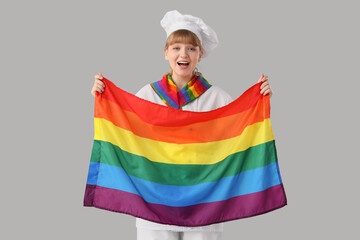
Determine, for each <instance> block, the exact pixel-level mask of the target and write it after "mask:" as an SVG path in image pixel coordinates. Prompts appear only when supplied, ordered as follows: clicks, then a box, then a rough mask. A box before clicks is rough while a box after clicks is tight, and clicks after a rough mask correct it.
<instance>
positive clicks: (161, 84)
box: [158, 81, 178, 104]
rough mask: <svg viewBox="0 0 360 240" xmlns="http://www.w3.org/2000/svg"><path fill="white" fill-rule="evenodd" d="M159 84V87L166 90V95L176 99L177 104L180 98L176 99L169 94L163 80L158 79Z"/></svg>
mask: <svg viewBox="0 0 360 240" xmlns="http://www.w3.org/2000/svg"><path fill="white" fill-rule="evenodd" d="M158 84H159V87H160V88H161V89H162V90H163V91H164V93H165V94H166V96H168V97H169V98H170V99H171V100H173V101H174V103H175V104H177V103H178V100H177V99H175V98H174V96H173V95H171V94H168V92H169V91H168V90H167V89H166V87H165V85H164V83H163V82H162V81H158Z"/></svg>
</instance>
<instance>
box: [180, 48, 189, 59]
mask: <svg viewBox="0 0 360 240" xmlns="http://www.w3.org/2000/svg"><path fill="white" fill-rule="evenodd" d="M180 56H181V57H184V58H186V57H188V52H187V49H186V48H182V49H181V51H180Z"/></svg>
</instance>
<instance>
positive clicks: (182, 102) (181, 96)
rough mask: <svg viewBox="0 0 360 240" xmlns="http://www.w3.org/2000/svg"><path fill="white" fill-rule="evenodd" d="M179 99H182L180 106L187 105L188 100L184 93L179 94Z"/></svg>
mask: <svg viewBox="0 0 360 240" xmlns="http://www.w3.org/2000/svg"><path fill="white" fill-rule="evenodd" d="M178 97H179V98H180V106H182V105H184V104H185V103H186V99H185V98H184V96H183V93H182V91H180V92H178Z"/></svg>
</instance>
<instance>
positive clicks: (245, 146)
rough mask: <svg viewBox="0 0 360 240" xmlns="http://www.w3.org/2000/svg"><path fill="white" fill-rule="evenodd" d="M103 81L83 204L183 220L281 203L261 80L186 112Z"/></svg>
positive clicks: (238, 214) (244, 213) (210, 220)
mask: <svg viewBox="0 0 360 240" xmlns="http://www.w3.org/2000/svg"><path fill="white" fill-rule="evenodd" d="M103 82H104V83H105V85H106V87H105V91H104V92H103V93H102V94H97V96H96V97H95V114H94V115H95V118H94V125H95V136H94V144H93V149H92V155H91V160H90V168H89V174H88V179H87V185H86V190H85V198H84V206H93V207H97V208H100V209H105V210H110V211H115V212H120V213H125V214H130V215H132V216H135V217H139V218H143V219H146V220H149V221H153V222H157V223H162V224H170V225H178V226H189V227H190V226H204V225H209V224H214V223H219V222H225V221H230V220H235V219H240V218H246V217H251V216H255V215H259V214H263V213H266V212H269V211H272V210H275V209H278V208H280V207H283V206H285V205H286V204H287V200H286V195H285V191H284V187H283V184H282V180H281V176H280V172H279V166H278V159H277V154H276V148H275V139H274V135H273V131H272V127H271V123H270V101H269V96H268V95H267V96H263V95H262V94H260V84H261V83H258V84H255V85H254V86H252V87H251V88H249V89H248V90H247V91H246V92H244V93H243V94H242V95H241V96H240V97H238V98H237V99H236V100H235V101H233V102H231V103H230V104H228V105H226V106H224V107H221V108H218V109H215V110H212V111H208V112H191V111H183V110H180V109H175V108H171V107H167V106H162V105H159V104H155V103H152V102H149V101H147V100H144V99H141V98H138V97H137V96H134V95H132V94H130V93H128V92H125V91H123V90H121V89H120V88H118V87H116V86H115V85H114V84H113V83H112V82H111V81H109V80H108V79H105V78H104V80H103Z"/></svg>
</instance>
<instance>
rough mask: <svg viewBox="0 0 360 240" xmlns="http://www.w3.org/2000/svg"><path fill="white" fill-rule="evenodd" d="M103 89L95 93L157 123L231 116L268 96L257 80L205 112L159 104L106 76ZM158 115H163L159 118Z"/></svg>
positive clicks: (179, 124)
mask: <svg viewBox="0 0 360 240" xmlns="http://www.w3.org/2000/svg"><path fill="white" fill-rule="evenodd" d="M103 82H104V83H105V85H106V87H105V91H104V92H103V93H102V94H99V95H98V96H96V97H103V98H106V99H108V100H110V101H112V102H114V103H116V104H117V105H119V106H120V107H121V108H123V109H124V110H127V111H131V112H134V113H136V114H137V115H138V116H139V117H140V118H141V119H142V120H143V121H145V122H148V123H151V124H154V125H158V126H184V125H188V124H193V123H198V122H204V121H209V120H212V119H216V118H221V117H225V116H230V115H233V114H236V113H240V112H243V111H245V110H247V109H249V108H251V107H253V106H254V105H256V103H257V102H258V100H259V99H261V98H263V97H264V98H267V99H268V98H269V95H266V96H263V95H262V94H260V84H261V83H257V84H255V85H254V86H252V87H251V88H249V89H248V90H247V91H245V92H244V93H243V94H242V95H241V96H240V97H238V98H237V99H236V100H235V101H233V102H232V103H230V104H228V105H226V106H224V107H221V108H218V109H215V110H212V111H208V112H190V111H184V110H180V109H175V108H169V107H167V106H162V105H160V104H156V103H152V102H150V101H147V100H144V99H141V98H139V97H137V96H135V95H133V94H131V93H128V92H126V91H124V90H122V89H120V88H118V87H116V86H115V84H113V83H112V82H111V81H109V80H107V79H106V78H104V79H103ZM159 116H162V117H161V118H159Z"/></svg>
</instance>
